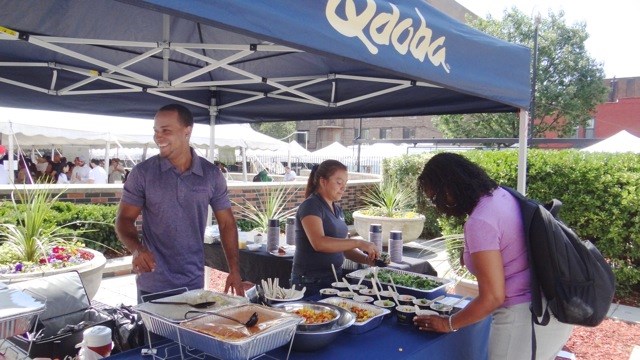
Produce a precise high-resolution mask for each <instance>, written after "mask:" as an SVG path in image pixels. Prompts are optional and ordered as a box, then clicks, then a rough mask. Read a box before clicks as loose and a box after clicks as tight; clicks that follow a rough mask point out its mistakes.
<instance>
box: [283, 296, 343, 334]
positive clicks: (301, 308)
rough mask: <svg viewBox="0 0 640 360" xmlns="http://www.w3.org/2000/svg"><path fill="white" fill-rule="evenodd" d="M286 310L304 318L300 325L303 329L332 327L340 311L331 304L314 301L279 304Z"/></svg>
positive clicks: (311, 329) (313, 329) (300, 328)
mask: <svg viewBox="0 0 640 360" xmlns="http://www.w3.org/2000/svg"><path fill="white" fill-rule="evenodd" d="M279 307H280V308H281V309H283V310H285V311H286V312H289V313H292V314H295V315H298V316H300V317H302V318H303V319H304V321H303V322H302V323H300V324H299V325H298V330H301V331H317V330H324V329H329V328H331V327H332V326H333V325H334V324H335V323H336V322H338V319H340V312H339V311H338V310H336V309H335V308H333V307H331V306H327V305H325V304H320V303H313V302H292V303H285V304H283V305H282V306H279Z"/></svg>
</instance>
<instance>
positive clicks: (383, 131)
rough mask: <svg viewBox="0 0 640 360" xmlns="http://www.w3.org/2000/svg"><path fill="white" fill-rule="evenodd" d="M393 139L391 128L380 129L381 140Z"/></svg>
mask: <svg viewBox="0 0 640 360" xmlns="http://www.w3.org/2000/svg"><path fill="white" fill-rule="evenodd" d="M390 137H391V128H380V139H389V138H390Z"/></svg>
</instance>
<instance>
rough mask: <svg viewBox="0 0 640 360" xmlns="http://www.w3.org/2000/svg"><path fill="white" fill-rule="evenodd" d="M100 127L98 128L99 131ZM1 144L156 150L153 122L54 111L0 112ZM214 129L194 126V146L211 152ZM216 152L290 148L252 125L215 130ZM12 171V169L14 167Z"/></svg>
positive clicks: (31, 146)
mask: <svg viewBox="0 0 640 360" xmlns="http://www.w3.org/2000/svg"><path fill="white" fill-rule="evenodd" d="M97 124H98V126H99V128H96V125H97ZM0 133H1V135H2V143H3V144H6V145H8V146H9V147H10V148H14V147H15V145H19V146H20V147H22V149H23V150H25V148H33V147H37V148H54V147H57V146H62V145H83V146H93V147H99V148H104V149H106V150H105V158H108V157H109V153H108V149H109V148H111V147H114V146H117V147H121V148H122V147H139V148H146V147H155V143H154V141H153V122H152V121H151V120H144V119H133V118H120V117H111V116H101V115H88V114H78V113H64V112H54V111H41V110H27V109H16V108H0ZM210 136H211V126H210V125H203V124H195V125H194V128H193V132H192V137H191V143H192V145H194V146H196V147H200V148H205V149H207V148H209V143H210ZM215 145H216V147H217V148H220V147H227V148H229V147H230V148H240V149H241V150H242V151H244V149H246V148H250V149H269V150H278V149H283V148H284V149H286V148H287V147H288V144H287V143H285V142H283V141H280V140H277V139H274V138H272V137H270V136H267V135H264V134H262V133H259V132H257V131H255V130H253V129H252V128H251V126H250V125H249V124H230V125H217V126H215ZM243 155H244V153H243ZM9 166H10V168H13V167H12V166H11V164H10V165H9Z"/></svg>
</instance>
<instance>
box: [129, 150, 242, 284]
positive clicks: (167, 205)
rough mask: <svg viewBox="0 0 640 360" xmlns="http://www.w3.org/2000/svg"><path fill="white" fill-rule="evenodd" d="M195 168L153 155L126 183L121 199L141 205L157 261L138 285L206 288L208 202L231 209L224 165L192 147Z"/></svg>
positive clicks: (144, 236)
mask: <svg viewBox="0 0 640 360" xmlns="http://www.w3.org/2000/svg"><path fill="white" fill-rule="evenodd" d="M191 156H192V158H193V160H192V162H191V168H190V169H188V170H187V171H185V172H184V173H182V174H180V173H179V172H178V170H177V169H176V168H175V167H174V166H173V165H172V164H171V162H169V160H167V159H166V158H162V157H160V156H157V155H156V156H154V157H151V158H149V159H148V160H145V161H143V162H141V163H139V164H138V165H136V166H135V167H134V168H133V169H132V170H131V173H130V174H129V176H128V177H127V180H126V182H125V184H124V191H123V193H122V200H121V201H122V202H124V203H127V204H130V205H133V206H138V207H141V208H142V242H143V244H144V246H146V247H147V248H148V249H150V250H151V251H152V252H153V254H154V256H155V260H156V269H155V271H153V272H149V273H143V274H140V275H138V277H137V280H136V281H137V285H138V289H139V290H142V291H146V292H152V293H154V292H160V291H165V290H171V289H176V288H181V287H187V288H188V289H190V290H192V289H200V288H202V287H203V286H204V245H203V241H204V231H205V227H206V220H207V211H208V206H209V205H211V208H212V209H213V211H218V210H223V209H227V208H230V207H231V202H230V201H229V196H228V194H227V183H226V181H225V179H224V175H223V174H222V172H221V171H220V169H219V168H218V167H217V166H215V165H214V164H212V163H210V162H209V161H207V160H205V159H204V158H201V157H199V156H197V155H196V154H195V153H194V151H193V149H191Z"/></svg>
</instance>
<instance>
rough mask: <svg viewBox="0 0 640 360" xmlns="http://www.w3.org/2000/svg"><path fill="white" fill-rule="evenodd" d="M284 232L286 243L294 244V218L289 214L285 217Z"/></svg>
mask: <svg viewBox="0 0 640 360" xmlns="http://www.w3.org/2000/svg"><path fill="white" fill-rule="evenodd" d="M284 229H285V230H284V233H285V236H286V239H287V245H295V244H296V218H295V217H294V216H290V217H288V218H287V223H286V224H285V228H284Z"/></svg>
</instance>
